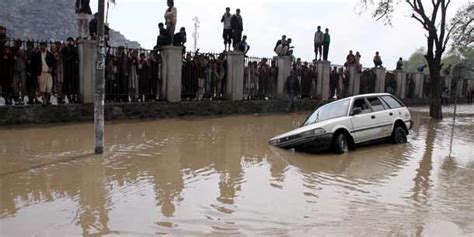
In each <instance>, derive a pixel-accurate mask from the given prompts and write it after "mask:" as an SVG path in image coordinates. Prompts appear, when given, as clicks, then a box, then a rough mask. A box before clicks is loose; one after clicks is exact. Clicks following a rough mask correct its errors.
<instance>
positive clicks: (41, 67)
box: [34, 42, 54, 105]
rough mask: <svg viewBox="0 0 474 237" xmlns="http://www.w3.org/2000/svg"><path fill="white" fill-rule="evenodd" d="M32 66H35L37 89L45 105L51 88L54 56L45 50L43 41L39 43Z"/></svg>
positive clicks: (45, 46)
mask: <svg viewBox="0 0 474 237" xmlns="http://www.w3.org/2000/svg"><path fill="white" fill-rule="evenodd" d="M34 66H35V68H36V70H35V71H36V76H37V78H38V85H39V91H40V93H41V96H42V99H43V104H44V105H46V104H48V102H49V99H50V94H51V92H52V88H53V77H52V73H53V71H54V56H53V55H52V54H51V53H50V52H49V51H48V50H47V45H46V43H44V42H41V43H40V51H39V52H38V53H37V54H36V56H35V61H34Z"/></svg>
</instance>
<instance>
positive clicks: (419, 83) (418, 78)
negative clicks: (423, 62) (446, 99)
mask: <svg viewBox="0 0 474 237" xmlns="http://www.w3.org/2000/svg"><path fill="white" fill-rule="evenodd" d="M414 80H415V98H416V99H421V98H423V82H424V80H425V74H423V73H420V72H418V73H415V75H414Z"/></svg>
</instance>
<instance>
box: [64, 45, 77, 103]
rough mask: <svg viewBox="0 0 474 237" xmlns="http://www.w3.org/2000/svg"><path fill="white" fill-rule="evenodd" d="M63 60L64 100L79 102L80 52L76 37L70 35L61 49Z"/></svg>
mask: <svg viewBox="0 0 474 237" xmlns="http://www.w3.org/2000/svg"><path fill="white" fill-rule="evenodd" d="M61 56H62V61H63V88H62V92H63V96H64V98H62V99H64V100H66V98H67V100H68V101H69V102H70V103H74V102H77V101H76V98H77V93H78V91H79V78H78V75H79V73H78V72H79V52H78V49H77V47H76V45H75V42H74V39H73V38H71V37H69V38H68V39H67V45H66V47H64V48H63V49H62V50H61Z"/></svg>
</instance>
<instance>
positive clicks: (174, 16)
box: [165, 0, 178, 37]
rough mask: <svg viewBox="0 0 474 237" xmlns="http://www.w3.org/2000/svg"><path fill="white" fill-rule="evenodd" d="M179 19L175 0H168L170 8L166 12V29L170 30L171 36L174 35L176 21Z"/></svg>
mask: <svg viewBox="0 0 474 237" xmlns="http://www.w3.org/2000/svg"><path fill="white" fill-rule="evenodd" d="M177 21H178V10H177V9H176V7H175V6H174V1H173V0H168V9H166V12H165V25H166V30H167V31H168V33H169V35H170V36H171V37H173V36H174V31H175V29H176V23H177Z"/></svg>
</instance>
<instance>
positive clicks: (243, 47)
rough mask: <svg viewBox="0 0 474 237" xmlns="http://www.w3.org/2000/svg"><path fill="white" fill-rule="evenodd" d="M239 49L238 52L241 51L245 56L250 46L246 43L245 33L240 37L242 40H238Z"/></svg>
mask: <svg viewBox="0 0 474 237" xmlns="http://www.w3.org/2000/svg"><path fill="white" fill-rule="evenodd" d="M239 50H240V52H243V53H244V55H245V56H247V52H248V51H249V50H250V46H249V44H248V43H247V36H246V35H244V36H243V37H242V41H240V44H239Z"/></svg>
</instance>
